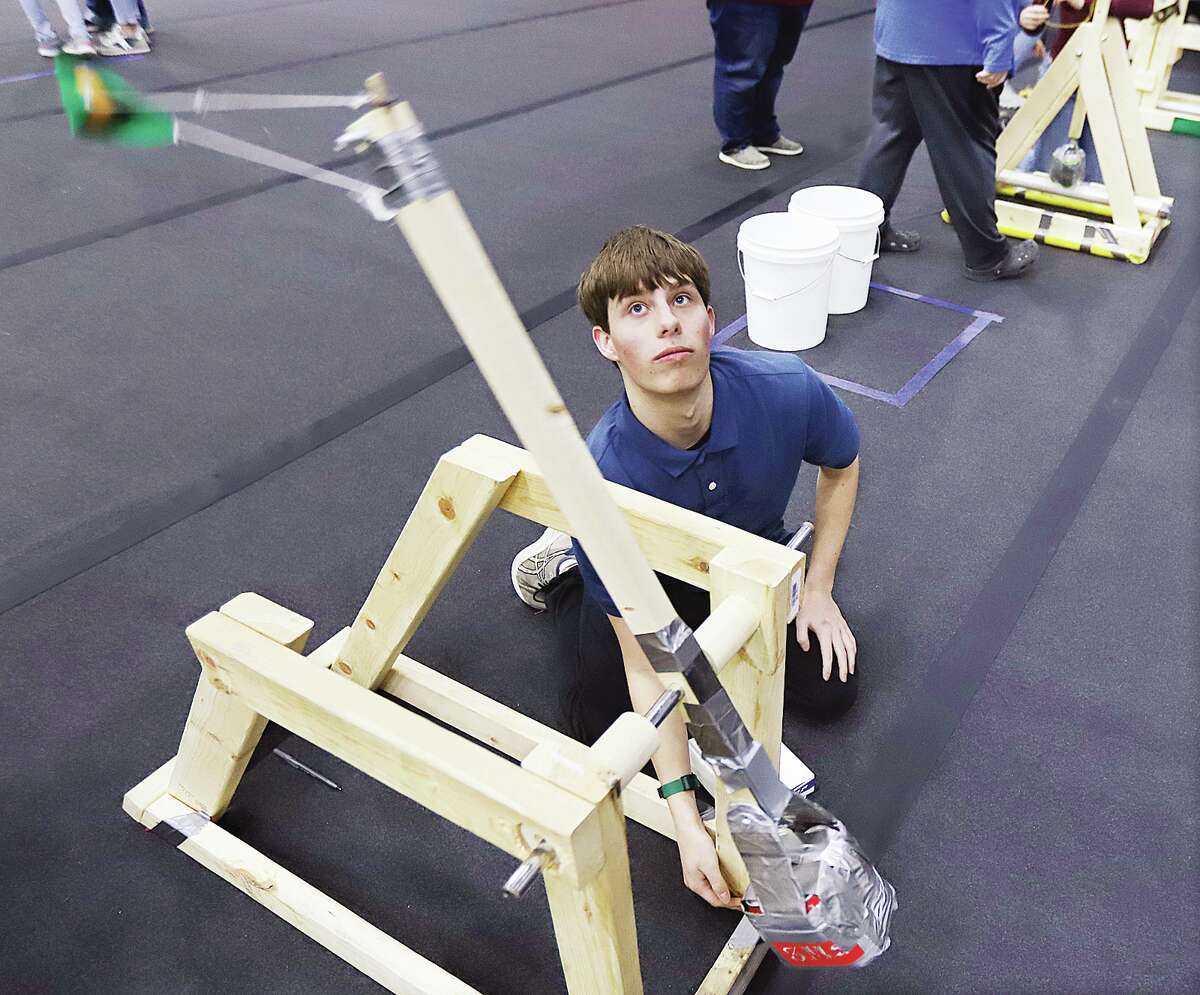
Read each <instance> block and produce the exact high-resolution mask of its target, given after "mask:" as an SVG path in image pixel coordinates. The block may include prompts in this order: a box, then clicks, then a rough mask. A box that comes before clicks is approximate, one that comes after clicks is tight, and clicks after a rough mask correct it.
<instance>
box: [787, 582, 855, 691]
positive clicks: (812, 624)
mask: <svg viewBox="0 0 1200 995" xmlns="http://www.w3.org/2000/svg"><path fill="white" fill-rule="evenodd" d="M809 630H812V632H814V633H815V634H816V637H817V640H818V641H819V642H820V644H821V677H822V678H823V679H824V680H829V678H830V677H831V676H832V674H833V657H834V656H835V655H836V656H837V661H838V674H839V676H840V677H841V679H842V683H843V684H845V683H846V679H847V676H848V675H849V674H853V673H854V657H855V655H856V654H857V652H858V643H857V642H855V640H854V633H852V632H851V631H850V626H849V625H847V624H846V620H845V619H844V618H843V617H842V611H841V609H840V608H838V606H837V602H835V601H834V600H833V595H832V594H829V593H827V592H825V591H809V590H805V592H804V601H803V603H802V604H801V605H800V611H799V613H798V614H797V615H796V642H798V643H799V644H800V648H801V649H802V650H804V652H805V653H807V652H808V647H809V641H808V633H809Z"/></svg>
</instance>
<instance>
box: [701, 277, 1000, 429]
mask: <svg viewBox="0 0 1200 995" xmlns="http://www.w3.org/2000/svg"><path fill="white" fill-rule="evenodd" d="M871 287H872V288H873V289H875V290H882V291H883V292H884V293H888V294H895V295H896V296H897V297H904V298H906V299H907V300H910V301H917V302H918V303H921V304H931V305H933V306H934V307H940V308H944V309H945V310H947V311H957V312H959V313H960V314H969V315H971V316H972V317H973V318H974V319H975V320H974V321H973V322H971V324H969V325H968V326H967V327H966V328H964V329H963V330H962V331H961V332H959V334H958V335H956V336H955V337H954V340H953V341H952V342H950V343H949V344H948V345H947V346H946V347H945V348H944V349H942V350H941V351H940V352H939V353H938V354H937V355H936V356H934V357H933V359H931V360H930V361H929V362H928V363H926V364H925V365H924V366H922V367H921V369H920V370H918V371H917V372H916V373H915V374H914V375H913V376H912V377H911V378H909V380H908V382H907V383H906V384H905V385H904V386H903V387H901V388H900V389H899V390H898V391H896V393H894V394H891V393H888V392H887V391H885V390H880V389H879V388H878V387H868V386H867V385H866V384H861V383H856V382H855V381H853V380H843V379H842V378H841V377H835V376H831V375H830V374H828V373H821V371H820V370H818V371H817V375H818V376H820V378H821V379H822V380H824V381H825V383H827V384H829V386H831V387H839V388H841V389H842V390H848V391H850V392H851V393H852V394H861V395H862V396H863V397H870V398H873V399H874V400H876V401H882V402H883V403H884V404H890V405H892V406H893V407H896V408H902V407H904V406H905V405H906V404H907V403H908V402H909V401H911V400H912V399H913V398H914V397H916V396H917V394H919V393H920V392H921V391H922V390H923V389H924V388H925V386H926V385H927V384H928V383H929V381H930V380H932V379H933V378H934V377H935V376H936V375H937V374H938V373H939V372H940V371H941V370H942V369H943V368H945V366H946V364H947V363H949V362H950V360H952V359H953V358H954V357H955V356H957V355H958V354H959V353H960V352H962V351H963V350H964V349H965V348H966V347H967V346H968V345H970V344H971V342H972V340H974V339H975V337H976V336H977V335H978V334H979V333H980V332H982V331H983V330H984V329H985V328H987V327H988V325H990V324H992V323H993V322H1001V321H1003V320H1004V319H1003V318H1002V317H1001V316H1000V315H998V314H993V313H992V312H990V311H977V310H975V309H974V308H969V307H964V306H963V305H961V304H953V303H951V302H950V301H944V300H942V299H941V298H939V297H929V296H927V295H926V294H918V293H915V292H913V291H911V290H903V289H901V288H900V287H890V286H888V285H887V284H886V283H874V282H873V283H872V284H871ZM745 327H746V316H745V315H742V316H741V317H740V318H738V319H737V320H736V321H731V322H730V323H729V324H728V325H726V326H725V327H724V328H722V329H721V330H720V331H719V332H717V334H716V335H714V336H713V348H714V349H734V348H736V346H730V345H726V343H727V342H728V341H729V340H730V339H731V338H733V337H734V336H735V335H736V334H737V333H738V332H740V331H742V330H744V329H745Z"/></svg>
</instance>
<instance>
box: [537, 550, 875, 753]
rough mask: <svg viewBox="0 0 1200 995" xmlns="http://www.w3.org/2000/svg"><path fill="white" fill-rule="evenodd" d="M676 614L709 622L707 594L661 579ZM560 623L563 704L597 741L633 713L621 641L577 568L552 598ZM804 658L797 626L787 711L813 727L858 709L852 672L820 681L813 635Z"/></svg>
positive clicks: (569, 719)
mask: <svg viewBox="0 0 1200 995" xmlns="http://www.w3.org/2000/svg"><path fill="white" fill-rule="evenodd" d="M659 580H661V581H662V583H663V587H664V588H665V589H666V592H667V596H668V597H670V599H671V603H672V604H673V605H674V606H675V610H676V611H677V612H679V617H680V618H682V619H683V620H684V621H685V622H686V623H687V624H688V625H689V626H691V627H692V628H693V629H695V628H698V627H699V625H700V623H701V622H703V621H704V620H705V619H706V618H708V609H709V599H708V592H707V591H702V590H700V589H699V588H697V587H692V586H691V585H690V584H684V583H683V582H682V581H678V580H675V579H673V578H670V577H663V576H662V575H659ZM545 598H546V606H547V609H548V610H549V612H550V616H551V618H552V619H553V620H554V631H555V637H556V640H557V650H558V658H559V661H560V663H561V668H562V684H561V686H560V699H561V703H562V710H563V713H564V716H565V718H566V723H567V729H568V731H569V732H570V733H571V735H573V736H574V737H575V738H576V739H579V740H582V741H583V742H585V743H589V744H590V743H593V742H595V741H596V739H597V737H599V735H600V734H601V733H602V732H604V730H605V729H607V728H608V727H609V726H610V725H611V724H612V723H613V720H614V719H616V717H617V716H618V715H620V714H621V713H622V712H628V711H630V710H631V709H632V707H633V706H632V705H631V704H630V702H629V687H628V685H627V684H626V682H625V666H624V663H623V662H622V659H621V648H620V646H619V645H618V643H617V635H616V633H615V632H613V628H612V625H611V624H610V623H609V621H608V616H607V615H606V614H605V612H604V609H603V608H601V607H600V605H598V604H597V603H596V602H595V601H593V600H592V599H591V598H589V597H587V596H586V594H585V593H584V587H583V580H582V578H581V577H580V575H579V571H578V570H571V571H569V572H567V573H566V574H564V575H563V576H562V577H561V578H560V579H559V580H557V581H556V582H555V583H554V585H553V586H552V587H550V588H548V589H547V591H546V592H545ZM809 645H810V647H811V649H810V650H809V651H808V652H807V653H805V652H804V650H802V649H801V648H800V644H799V643H797V642H796V626H795V623H792V624H791V625H789V626H788V631H787V672H786V677H785V695H784V707H785V709H786V711H787V712H788V714H800V715H802V716H803V717H805V718H808V719H811V720H814V721H819V722H822V721H829V720H832V719H836V718H838V717H839V716H841V715H842V714H843V713H844V712H845V711H846V710H847V709H849V707H850V706H851V705H852V704H854V699H855V697H856V695H857V694H858V678H857V677H856V676H855V675H853V674H851V675H850V678H849V680H848V681H847V682H846V683H845V684H843V683H842V682H841V680H840V679H839V678H838V676H837V674H838V670H837V663H836V661H835V662H834V666H833V675H832V676H831V677H830V679H829V680H828V681H823V680H822V679H821V647H820V644H819V643H818V642H817V640H816V637H815V636H812V637H810V641H809Z"/></svg>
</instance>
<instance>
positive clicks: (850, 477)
mask: <svg viewBox="0 0 1200 995" xmlns="http://www.w3.org/2000/svg"><path fill="white" fill-rule="evenodd" d="M858 472H859V460H858V458H857V457H856V458H855V460H854V462H853V463H851V464H850V465H849V466H847V467H844V468H843V469H840V470H834V469H830V468H828V467H821V469H820V472H819V473H818V474H817V495H816V500H815V502H814V505H815V507H814V509H813V534H814V538H813V548H812V554H811V555H810V556H809V558H808V569H807V570H806V572H805V576H804V587H805V589H806V590H810V591H825V592H826V593H828V592H831V591H832V590H833V581H834V576H835V575H836V574H837V565H838V560H839V559H840V557H841V555H842V546H843V545H844V544H845V542H846V533H847V532H848V531H849V530H850V519H851V518H852V517H853V515H854V502H855V499H856V498H857V496H858Z"/></svg>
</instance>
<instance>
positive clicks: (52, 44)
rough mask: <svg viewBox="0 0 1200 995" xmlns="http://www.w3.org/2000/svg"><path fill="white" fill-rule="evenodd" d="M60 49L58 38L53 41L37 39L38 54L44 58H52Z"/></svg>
mask: <svg viewBox="0 0 1200 995" xmlns="http://www.w3.org/2000/svg"><path fill="white" fill-rule="evenodd" d="M61 51H62V46H61V45H60V44H59V43H58V39H57V38H56V39H54V41H39V42H38V46H37V53H38V55H40V56H42V58H45V59H53V58H54V57H55V56H56V55H58V53H59V52H61Z"/></svg>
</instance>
